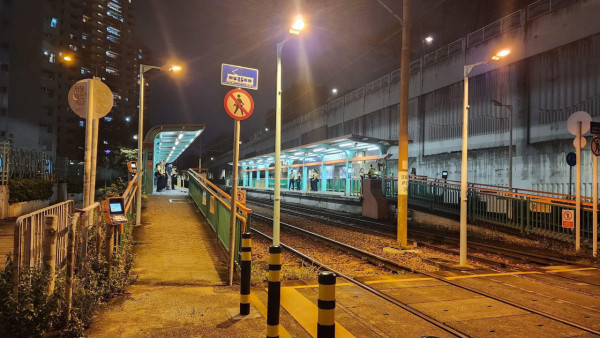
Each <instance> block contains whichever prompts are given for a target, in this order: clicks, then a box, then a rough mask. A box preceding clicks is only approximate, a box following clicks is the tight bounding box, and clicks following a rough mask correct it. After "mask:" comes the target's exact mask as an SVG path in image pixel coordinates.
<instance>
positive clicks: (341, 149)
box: [229, 135, 398, 168]
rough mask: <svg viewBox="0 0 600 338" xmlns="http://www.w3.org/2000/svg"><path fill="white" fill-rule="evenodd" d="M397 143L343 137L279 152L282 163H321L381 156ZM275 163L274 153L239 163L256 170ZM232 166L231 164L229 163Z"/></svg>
mask: <svg viewBox="0 0 600 338" xmlns="http://www.w3.org/2000/svg"><path fill="white" fill-rule="evenodd" d="M395 145H398V141H390V140H382V139H377V138H373V137H366V136H358V135H344V136H340V137H336V138H332V139H327V140H323V141H319V142H315V143H310V144H306V145H302V146H298V147H294V148H289V149H285V150H282V151H281V160H282V161H283V162H293V161H296V160H299V161H303V162H321V161H323V160H324V159H327V158H334V157H338V158H340V157H341V158H344V157H348V158H350V157H353V154H354V153H355V152H357V151H358V152H365V155H367V156H368V155H373V156H377V157H379V156H381V155H382V154H385V153H386V152H387V150H388V149H389V148H390V147H391V146H395ZM274 161H275V153H268V154H263V155H259V156H254V157H250V158H246V159H243V160H240V161H239V165H240V166H241V167H248V168H257V167H262V166H265V165H267V164H271V163H273V162H274ZM229 164H233V163H229Z"/></svg>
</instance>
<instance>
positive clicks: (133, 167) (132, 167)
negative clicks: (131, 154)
mask: <svg viewBox="0 0 600 338" xmlns="http://www.w3.org/2000/svg"><path fill="white" fill-rule="evenodd" d="M127 171H128V172H129V180H130V181H131V180H132V179H133V177H134V176H135V174H136V173H137V161H129V162H127Z"/></svg>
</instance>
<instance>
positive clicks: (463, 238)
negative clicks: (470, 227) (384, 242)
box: [458, 49, 510, 266]
mask: <svg viewBox="0 0 600 338" xmlns="http://www.w3.org/2000/svg"><path fill="white" fill-rule="evenodd" d="M508 54H510V50H508V49H503V50H501V51H499V52H498V53H496V55H494V56H492V57H491V58H490V59H489V60H485V61H480V62H477V63H473V64H470V65H465V67H464V95H463V130H462V160H461V167H460V259H459V263H458V264H459V266H467V151H468V138H469V74H470V73H471V71H472V70H473V68H475V67H477V66H479V65H484V64H487V63H489V62H490V61H498V60H500V59H502V58H503V57H505V56H507V55H508ZM465 61H466V54H465Z"/></svg>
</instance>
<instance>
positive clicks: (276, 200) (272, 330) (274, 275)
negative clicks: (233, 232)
mask: <svg viewBox="0 0 600 338" xmlns="http://www.w3.org/2000/svg"><path fill="white" fill-rule="evenodd" d="M303 29H304V21H303V20H302V17H301V16H298V17H297V18H296V21H295V22H294V24H293V25H292V28H291V29H290V31H289V33H290V34H292V35H298V34H300V31H302V30H303ZM289 38H290V36H289V35H288V36H286V38H285V39H283V41H281V42H280V43H278V44H277V92H276V96H275V187H274V192H273V195H274V196H273V245H272V246H271V247H270V248H269V287H268V299H267V337H279V304H280V292H281V274H280V272H281V248H280V247H279V227H280V224H279V221H280V214H279V209H280V205H281V197H280V195H281V51H282V49H283V46H284V45H285V43H286V42H288V40H289ZM266 178H267V180H268V176H267V177H266Z"/></svg>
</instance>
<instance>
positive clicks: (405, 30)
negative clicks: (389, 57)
mask: <svg viewBox="0 0 600 338" xmlns="http://www.w3.org/2000/svg"><path fill="white" fill-rule="evenodd" d="M402 3H403V5H402V16H403V20H402V52H401V56H400V121H399V123H400V126H399V134H398V220H397V221H398V238H397V240H398V244H399V245H400V247H406V246H407V244H408V243H407V236H408V89H409V84H410V82H409V80H410V73H409V68H410V66H409V63H410V34H409V33H410V29H409V28H410V22H409V17H410V0H404V1H403V2H402Z"/></svg>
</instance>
